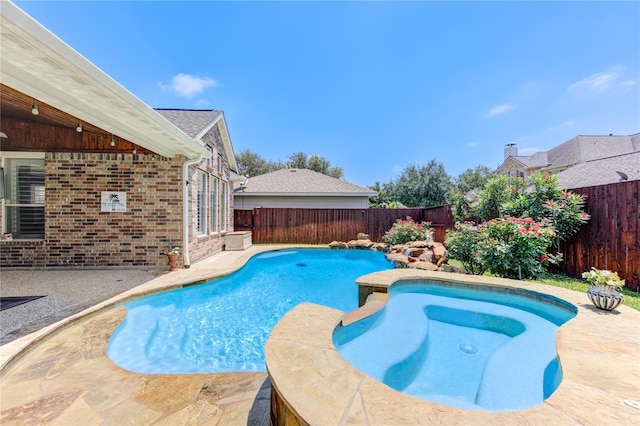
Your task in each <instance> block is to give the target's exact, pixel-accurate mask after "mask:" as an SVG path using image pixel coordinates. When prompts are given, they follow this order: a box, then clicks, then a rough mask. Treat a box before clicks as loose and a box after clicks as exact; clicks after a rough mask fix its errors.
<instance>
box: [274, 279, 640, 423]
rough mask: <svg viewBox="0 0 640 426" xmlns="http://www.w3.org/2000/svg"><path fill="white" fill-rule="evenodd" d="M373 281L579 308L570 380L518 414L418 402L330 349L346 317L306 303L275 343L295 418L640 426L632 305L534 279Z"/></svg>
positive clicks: (638, 331) (569, 339)
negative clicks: (435, 283) (431, 283)
mask: <svg viewBox="0 0 640 426" xmlns="http://www.w3.org/2000/svg"><path fill="white" fill-rule="evenodd" d="M367 277H368V278H367ZM367 277H365V278H363V279H361V280H358V281H359V282H360V281H362V282H366V283H367V284H371V285H375V286H380V287H384V286H385V285H389V284H390V283H392V282H394V281H396V280H398V279H403V278H406V277H411V278H412V279H413V278H423V279H424V278H431V279H445V278H448V279H450V280H454V281H459V282H474V281H476V278H479V279H478V280H477V281H478V282H483V283H486V284H492V285H503V286H512V287H521V288H526V289H528V290H533V291H537V292H540V293H547V294H552V295H554V296H556V297H559V298H561V299H564V300H566V301H568V302H570V303H572V304H574V305H575V306H576V307H577V308H578V314H577V316H576V317H575V318H573V319H571V320H569V321H568V322H567V323H565V324H564V325H562V326H561V327H560V328H559V329H558V333H557V335H556V342H557V349H558V355H559V357H560V362H561V364H562V368H563V381H562V383H561V384H560V386H559V387H558V389H557V390H556V391H555V392H554V393H553V394H552V395H551V396H550V397H549V398H548V399H547V400H546V401H544V402H543V403H542V404H540V405H538V406H535V407H532V408H529V409H526V410H520V411H511V412H496V413H494V412H486V411H472V410H460V409H456V408H453V407H448V406H444V405H440V404H436V403H432V402H429V401H423V400H420V399H417V398H413V397H411V396H409V395H405V394H403V393H400V392H397V391H395V390H393V389H391V388H389V387H387V386H385V385H384V384H382V383H380V382H378V381H376V380H374V379H372V378H370V377H368V376H364V375H363V374H362V373H361V372H360V371H358V370H356V369H355V368H353V367H352V366H351V365H350V364H349V363H347V362H346V361H345V360H344V358H342V357H340V355H339V354H338V353H337V350H336V349H335V347H333V345H328V344H327V341H329V340H330V339H331V332H332V330H333V329H334V328H335V325H336V324H337V323H338V322H339V321H340V319H341V318H342V315H343V314H342V313H341V312H340V311H336V310H334V309H330V308H327V307H323V306H319V305H312V304H302V305H298V306H297V307H296V308H294V309H293V310H291V311H289V312H288V313H287V314H286V315H285V316H284V317H283V318H282V319H281V320H280V321H279V322H278V324H276V326H275V328H274V329H273V331H272V332H271V334H270V336H269V339H268V340H267V344H266V355H267V368H268V370H269V373H270V378H271V380H272V383H273V386H274V387H275V389H277V390H278V391H279V393H280V394H281V395H283V396H284V398H285V399H286V400H287V404H289V405H290V406H291V410H287V412H288V413H290V412H291V411H292V410H295V412H296V413H298V414H299V415H300V416H301V418H302V419H303V420H304V421H307V422H310V423H311V424H345V425H346V424H363V425H377V424H492V425H494V424H495V425H503V424H504V425H514V424H593V425H603V424H604V425H626V424H640V421H639V419H640V410H638V409H636V408H633V407H630V406H628V405H626V404H625V403H624V400H635V401H640V312H638V311H635V310H633V309H631V308H629V307H627V306H620V307H618V310H617V311H616V312H603V311H600V310H598V309H596V308H595V307H593V306H592V305H591V302H590V301H589V300H588V298H587V295H586V294H584V293H579V292H575V291H571V290H567V289H563V288H558V287H552V286H547V285H543V284H538V283H531V282H520V281H513V280H503V279H488V278H487V277H469V276H457V275H456V276H453V275H450V274H438V273H429V272H424V273H423V274H420V275H419V276H418V275H417V274H416V272H415V271H406V270H395V271H393V270H390V271H383V272H380V273H379V275H378V274H375V275H373V276H367ZM303 318H306V319H307V320H306V322H305V326H304V327H303V326H301V325H300V322H301V320H302V319H303ZM363 377H364V378H363ZM319 402H321V404H319ZM345 403H346V404H345Z"/></svg>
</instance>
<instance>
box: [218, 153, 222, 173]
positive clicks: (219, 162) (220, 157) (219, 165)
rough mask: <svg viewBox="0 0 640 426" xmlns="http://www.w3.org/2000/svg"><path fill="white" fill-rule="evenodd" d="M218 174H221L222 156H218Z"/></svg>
mask: <svg viewBox="0 0 640 426" xmlns="http://www.w3.org/2000/svg"><path fill="white" fill-rule="evenodd" d="M218 173H222V154H218Z"/></svg>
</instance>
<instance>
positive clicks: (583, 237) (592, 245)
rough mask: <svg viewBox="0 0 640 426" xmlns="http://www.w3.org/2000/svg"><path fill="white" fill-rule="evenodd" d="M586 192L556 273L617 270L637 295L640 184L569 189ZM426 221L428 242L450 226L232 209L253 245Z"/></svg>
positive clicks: (440, 217) (439, 213)
mask: <svg viewBox="0 0 640 426" xmlns="http://www.w3.org/2000/svg"><path fill="white" fill-rule="evenodd" d="M571 191H573V192H575V193H577V194H586V195H587V202H586V208H585V210H586V212H587V213H589V214H590V215H591V220H590V221H589V222H588V223H587V224H585V225H583V226H582V227H581V228H580V231H579V232H578V233H577V234H576V235H574V236H573V238H571V240H569V241H568V242H566V243H564V244H562V245H561V247H560V251H561V252H562V254H563V257H564V261H563V262H562V263H561V264H560V265H559V266H558V268H557V269H558V270H559V272H562V273H564V274H565V275H568V276H572V277H576V278H580V276H581V274H582V273H583V272H584V271H587V270H589V269H590V268H591V267H595V268H598V269H609V270H612V271H616V272H618V275H620V277H621V278H622V279H624V280H625V281H626V287H627V288H628V289H630V290H634V291H640V225H639V222H640V211H639V209H638V204H639V199H638V193H639V192H640V181H638V180H636V181H630V182H619V183H613V184H609V185H600V186H591V187H585V188H577V189H572V190H571ZM407 216H411V217H412V218H413V219H414V220H415V221H417V222H420V221H427V222H431V224H432V226H433V227H434V228H435V234H434V239H435V240H436V241H439V242H443V241H444V235H445V232H446V230H447V229H452V228H453V227H454V219H453V215H452V213H451V206H449V205H445V206H439V207H433V208H429V209H364V210H361V209H271V208H260V209H255V210H236V211H235V230H236V231H243V230H248V231H252V232H253V242H254V243H256V244H270V243H271V244H273V243H290V244H327V243H329V242H331V241H334V240H337V241H349V240H352V239H355V238H356V236H357V234H358V232H364V233H366V234H369V236H370V238H371V240H373V241H382V237H383V235H384V233H385V232H386V231H387V230H389V229H390V228H391V225H393V223H394V222H395V221H396V219H404V218H406V217H407Z"/></svg>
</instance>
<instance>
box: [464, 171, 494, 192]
mask: <svg viewBox="0 0 640 426" xmlns="http://www.w3.org/2000/svg"><path fill="white" fill-rule="evenodd" d="M491 176H493V171H492V170H491V169H490V168H489V167H487V166H476V167H475V168H474V169H472V168H471V167H469V168H468V169H467V170H465V171H464V172H462V173H460V174H459V175H458V177H457V178H456V179H455V185H456V191H458V192H460V193H462V194H466V193H467V192H469V191H472V190H474V189H478V188H484V185H485V184H486V182H487V180H488V179H489V178H490V177H491Z"/></svg>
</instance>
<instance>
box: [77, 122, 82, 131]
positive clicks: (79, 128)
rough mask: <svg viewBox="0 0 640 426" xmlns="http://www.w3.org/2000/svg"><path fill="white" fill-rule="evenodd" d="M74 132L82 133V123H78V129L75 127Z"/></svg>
mask: <svg viewBox="0 0 640 426" xmlns="http://www.w3.org/2000/svg"><path fill="white" fill-rule="evenodd" d="M76 132H78V133H82V123H78V127H76Z"/></svg>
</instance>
